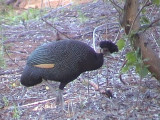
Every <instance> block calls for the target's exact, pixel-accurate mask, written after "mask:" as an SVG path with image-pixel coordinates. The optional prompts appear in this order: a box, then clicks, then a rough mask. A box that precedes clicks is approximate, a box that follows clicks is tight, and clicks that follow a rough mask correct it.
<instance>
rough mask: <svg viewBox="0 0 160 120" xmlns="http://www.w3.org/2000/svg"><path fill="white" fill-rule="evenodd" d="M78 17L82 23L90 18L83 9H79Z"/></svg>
mask: <svg viewBox="0 0 160 120" xmlns="http://www.w3.org/2000/svg"><path fill="white" fill-rule="evenodd" d="M78 19H79V20H80V22H81V23H84V22H86V21H88V20H89V19H88V18H87V17H86V16H85V15H84V14H83V13H82V12H81V11H78Z"/></svg>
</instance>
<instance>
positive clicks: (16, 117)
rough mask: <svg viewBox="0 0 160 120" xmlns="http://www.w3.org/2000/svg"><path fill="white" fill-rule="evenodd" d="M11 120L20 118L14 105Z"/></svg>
mask: <svg viewBox="0 0 160 120" xmlns="http://www.w3.org/2000/svg"><path fill="white" fill-rule="evenodd" d="M13 118H14V119H19V118H20V111H19V110H18V107H17V106H16V105H15V104H14V109H13Z"/></svg>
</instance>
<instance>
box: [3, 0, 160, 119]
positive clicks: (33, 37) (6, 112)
mask: <svg viewBox="0 0 160 120" xmlns="http://www.w3.org/2000/svg"><path fill="white" fill-rule="evenodd" d="M57 11H58V12H57ZM57 11H56V10H53V11H52V12H51V13H49V14H47V15H46V16H45V20H47V21H48V22H49V23H51V24H54V26H55V27H56V28H57V29H58V30H59V31H61V32H62V33H63V34H65V35H67V36H68V37H70V38H72V39H75V40H81V41H83V42H85V43H87V44H88V45H90V46H92V35H93V34H92V32H93V30H94V29H95V28H96V27H97V26H100V25H102V26H101V27H99V28H97V31H96V46H98V43H99V41H101V40H104V39H107V40H111V41H113V42H116V41H117V38H118V39H120V38H121V34H122V33H123V31H121V32H120V34H118V31H119V24H118V20H117V15H118V13H117V12H116V10H115V9H114V8H113V7H112V6H111V5H110V4H109V3H106V4H104V3H103V2H102V1H101V0H100V1H98V2H93V3H88V4H83V5H78V6H74V7H67V8H61V9H58V10H57ZM51 18H54V20H53V19H51ZM2 27H3V31H2V34H3V35H4V37H5V38H6V40H5V41H4V45H5V46H6V48H5V49H6V50H7V51H6V52H7V54H6V55H5V58H6V64H7V66H6V68H4V69H0V119H1V120H12V119H20V120H118V119H120V120H135V119H138V120H159V119H160V94H159V93H160V83H159V82H158V81H157V80H156V79H154V78H153V77H151V76H150V75H149V76H148V77H147V78H145V79H142V80H141V79H140V78H139V76H138V75H137V74H136V73H135V72H134V69H131V70H130V71H129V72H128V73H127V74H123V75H122V80H123V81H121V80H120V77H119V73H120V69H121V67H122V65H123V63H124V61H125V59H124V53H126V51H127V50H128V49H126V50H124V51H123V52H121V51H120V52H118V53H116V54H113V55H112V56H109V57H107V58H105V62H104V65H103V67H102V68H101V69H99V70H96V71H92V72H86V73H83V74H82V75H81V76H79V77H78V78H77V79H76V80H75V81H73V82H71V83H69V84H68V85H67V86H66V87H65V89H64V101H65V111H63V112H62V111H60V106H56V104H55V98H56V90H57V88H58V83H55V82H50V84H51V85H52V86H53V87H54V88H55V91H51V90H50V89H48V87H47V86H46V85H45V84H44V83H42V84H39V85H37V86H34V87H32V88H27V91H25V89H24V86H22V85H21V84H20V83H19V80H20V76H21V73H22V71H23V68H24V66H25V62H26V59H27V57H28V55H29V54H30V53H31V51H33V50H34V49H35V48H36V47H37V46H39V45H41V44H43V43H46V42H50V41H53V40H56V39H57V34H56V32H55V30H54V29H53V26H51V25H50V24H48V23H46V22H45V21H42V20H30V21H29V22H26V23H25V25H24V24H18V25H14V26H7V25H4V24H2ZM117 35H118V36H117ZM61 37H62V36H61V35H60V38H61ZM63 37H64V36H63ZM152 43H153V48H154V49H155V51H156V52H157V53H159V48H158V47H157V46H156V45H155V44H154V42H152ZM88 81H93V82H94V83H96V84H97V85H99V89H101V90H106V89H110V91H111V93H112V94H113V97H112V98H109V97H108V96H107V95H106V94H101V93H100V92H99V91H96V90H95V88H94V87H93V86H90V85H88V83H89V82H88Z"/></svg>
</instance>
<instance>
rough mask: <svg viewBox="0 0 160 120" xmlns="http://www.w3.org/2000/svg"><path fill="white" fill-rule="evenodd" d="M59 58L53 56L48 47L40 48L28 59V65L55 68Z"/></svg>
mask: <svg viewBox="0 0 160 120" xmlns="http://www.w3.org/2000/svg"><path fill="white" fill-rule="evenodd" d="M56 59H57V56H56V55H55V54H53V53H52V52H51V51H50V50H49V49H48V48H47V47H43V46H42V47H38V48H37V49H36V50H35V51H33V52H32V53H31V55H30V56H29V57H28V60H27V64H28V65H31V66H34V67H38V68H53V67H54V66H55V63H56Z"/></svg>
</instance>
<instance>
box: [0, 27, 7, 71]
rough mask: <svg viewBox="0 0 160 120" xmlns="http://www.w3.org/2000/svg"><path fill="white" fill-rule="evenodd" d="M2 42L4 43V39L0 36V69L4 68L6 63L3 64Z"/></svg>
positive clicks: (0, 30)
mask: <svg viewBox="0 0 160 120" xmlns="http://www.w3.org/2000/svg"><path fill="white" fill-rule="evenodd" d="M0 33H2V29H1V28H0ZM3 41H4V38H3V36H2V35H1V34H0V68H5V67H6V63H5V59H4V46H3Z"/></svg>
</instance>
